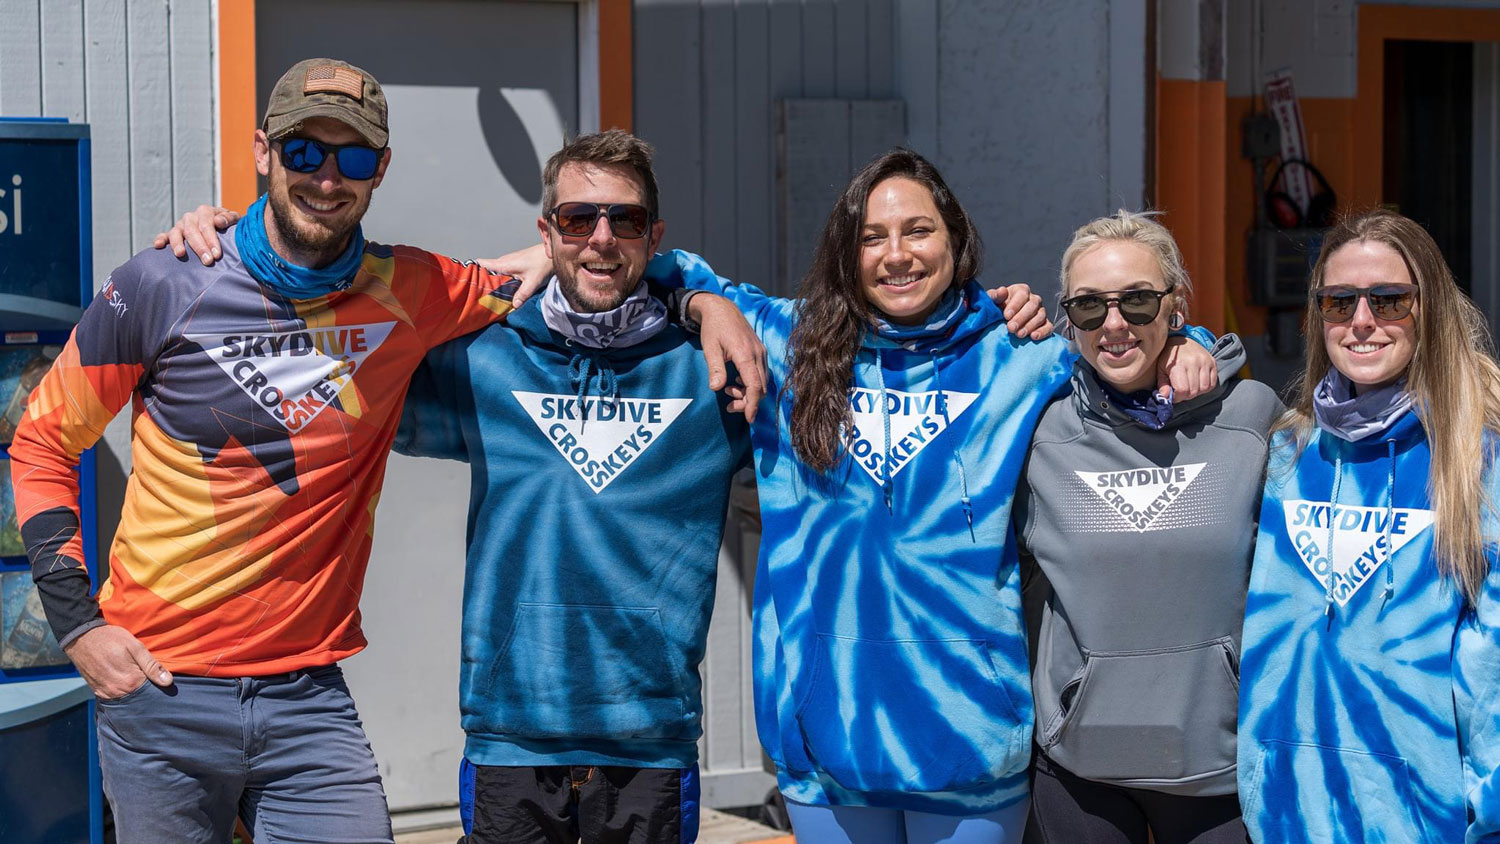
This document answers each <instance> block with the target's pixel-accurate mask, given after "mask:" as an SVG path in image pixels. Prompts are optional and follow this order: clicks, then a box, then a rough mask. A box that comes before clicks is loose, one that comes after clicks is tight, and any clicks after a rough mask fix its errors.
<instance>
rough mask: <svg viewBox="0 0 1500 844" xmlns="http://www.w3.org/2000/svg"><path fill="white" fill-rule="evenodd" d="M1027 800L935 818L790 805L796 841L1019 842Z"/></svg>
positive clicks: (863, 808) (889, 843)
mask: <svg viewBox="0 0 1500 844" xmlns="http://www.w3.org/2000/svg"><path fill="white" fill-rule="evenodd" d="M1026 808H1027V804H1026V801H1025V800H1022V801H1021V802H1019V803H1017V804H1016V805H1014V806H1010V807H1007V808H1005V809H1001V810H1000V811H998V812H991V813H989V814H987V815H933V814H928V813H926V812H903V811H901V810H900V809H872V808H870V807H868V806H809V805H807V804H806V803H796V802H793V801H791V800H788V801H786V812H787V814H788V815H789V816H790V817H791V819H792V832H794V833H796V836H797V840H798V841H807V842H816V844H1021V836H1022V835H1023V834H1024V833H1025V832H1026Z"/></svg>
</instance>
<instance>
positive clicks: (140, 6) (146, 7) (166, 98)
mask: <svg viewBox="0 0 1500 844" xmlns="http://www.w3.org/2000/svg"><path fill="white" fill-rule="evenodd" d="M169 25H170V24H169V20H168V14H167V6H166V4H165V3H130V4H128V5H127V6H126V8H125V30H126V44H127V45H128V46H127V50H128V56H127V60H126V61H127V67H128V73H129V76H130V209H131V211H130V242H131V244H132V245H133V246H135V247H144V246H147V245H149V243H150V240H151V238H152V236H154V235H155V234H156V233H157V232H159V231H162V230H163V229H165V228H166V227H167V226H168V225H170V223H171V221H172V212H171V208H172V84H171V83H172V80H171V59H170V57H169V55H168V52H167V32H168V26H169Z"/></svg>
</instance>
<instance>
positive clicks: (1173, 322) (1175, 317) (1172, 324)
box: [1167, 311, 1187, 331]
mask: <svg viewBox="0 0 1500 844" xmlns="http://www.w3.org/2000/svg"><path fill="white" fill-rule="evenodd" d="M1186 324H1187V318H1186V317H1184V316H1183V315H1182V311H1173V312H1172V315H1171V316H1169V317H1167V328H1169V329H1171V330H1172V331H1176V330H1177V329H1179V328H1181V327H1182V326H1184V325H1186Z"/></svg>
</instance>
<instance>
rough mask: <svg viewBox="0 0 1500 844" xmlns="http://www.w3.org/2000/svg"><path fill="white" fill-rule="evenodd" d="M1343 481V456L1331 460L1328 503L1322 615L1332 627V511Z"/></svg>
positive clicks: (1336, 504)
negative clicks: (1325, 569)
mask: <svg viewBox="0 0 1500 844" xmlns="http://www.w3.org/2000/svg"><path fill="white" fill-rule="evenodd" d="M1343 480H1344V456H1343V455H1342V454H1340V455H1337V456H1335V457H1334V459H1333V500H1331V501H1329V502H1328V579H1327V580H1326V581H1324V583H1323V600H1324V607H1323V613H1324V615H1326V616H1327V617H1328V626H1329V627H1330V628H1331V627H1333V613H1334V609H1333V574H1334V572H1333V536H1334V533H1333V525H1334V523H1335V522H1336V521H1337V519H1336V518H1335V517H1334V511H1335V510H1336V509H1337V508H1338V504H1339V486H1340V485H1341V484H1342V483H1343Z"/></svg>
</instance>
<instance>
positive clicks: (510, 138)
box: [256, 0, 579, 826]
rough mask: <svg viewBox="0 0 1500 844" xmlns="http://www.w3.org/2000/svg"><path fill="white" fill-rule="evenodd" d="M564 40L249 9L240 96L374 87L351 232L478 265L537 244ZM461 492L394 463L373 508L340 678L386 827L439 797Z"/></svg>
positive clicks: (443, 466)
mask: <svg viewBox="0 0 1500 844" xmlns="http://www.w3.org/2000/svg"><path fill="white" fill-rule="evenodd" d="M578 43H579V38H578V7H577V5H575V4H573V3H563V2H546V3H535V2H534V3H514V2H483V3H481V2H467V1H465V0H459V1H458V2H453V0H422V1H421V2H398V0H359V2H354V0H320V2H317V3H308V2H292V0H261V2H259V3H257V4H256V67H257V80H256V84H257V86H258V91H259V92H260V93H261V96H262V98H264V95H265V94H266V93H268V92H269V91H270V90H271V86H272V85H273V84H275V81H276V79H277V78H278V77H279V76H280V75H281V73H282V71H283V70H285V69H286V68H287V67H288V66H290V65H291V64H293V63H294V62H296V61H297V60H299V59H303V58H307V57H309V56H331V57H334V58H340V59H344V60H345V61H349V62H353V63H354V64H357V65H359V66H361V67H363V68H365V69H366V70H368V71H370V72H371V73H372V74H374V75H375V77H376V78H377V79H379V80H380V82H381V85H382V86H383V87H384V88H385V91H386V94H387V97H388V98H389V100H390V122H391V141H390V144H391V156H392V158H391V166H390V169H389V171H388V172H387V175H386V179H385V181H384V183H382V184H381V186H380V188H379V190H377V191H376V192H375V198H374V200H373V202H372V203H371V206H370V213H369V215H368V216H367V217H366V219H365V234H366V236H367V237H369V238H371V239H373V240H376V241H380V242H384V243H408V244H412V245H414V246H421V247H423V248H426V249H431V250H434V251H437V252H441V253H444V254H449V255H454V256H456V257H484V256H490V255H498V254H501V253H503V252H507V251H510V250H512V249H516V248H519V247H521V246H527V245H530V244H532V243H535V242H536V241H537V231H536V223H535V221H536V217H537V209H538V206H539V204H540V202H541V193H542V184H541V165H542V162H544V161H545V160H546V157H547V156H549V155H551V154H552V152H553V151H554V150H556V149H557V148H558V147H559V146H561V144H562V140H563V135H564V133H565V132H567V133H574V132H576V131H577V129H578V125H579V92H578ZM263 107H264V106H262V108H263ZM468 490H469V476H468V469H467V467H466V466H461V465H459V464H456V463H442V462H438V461H424V460H413V459H410V458H403V457H401V456H399V455H394V456H392V458H391V461H390V471H389V474H388V476H387V478H386V483H385V492H384V495H383V496H382V499H381V502H380V509H379V510H378V512H377V519H376V524H377V529H376V533H375V553H374V555H373V557H372V559H371V561H370V570H369V575H368V577H367V578H366V581H365V593H364V601H363V604H362V611H363V614H364V629H365V634H366V635H367V636H368V638H369V640H370V647H369V649H368V650H367V651H365V652H364V653H362V654H360V655H359V656H356V657H354V658H353V659H350V660H349V661H348V662H346V663H345V666H344V668H345V671H346V673H347V676H348V679H349V685H350V687H351V688H352V689H353V691H354V695H355V699H356V700H357V701H358V703H359V710H360V715H361V716H362V717H363V718H364V723H365V728H366V729H367V730H368V732H369V735H370V741H371V743H372V744H373V745H374V748H375V755H376V756H377V757H378V758H379V760H380V769H381V774H382V775H383V777H384V780H385V789H386V795H387V797H388V798H389V799H390V805H391V809H392V811H393V812H397V813H400V812H408V813H410V812H413V811H419V810H422V809H425V808H430V807H437V806H442V805H451V804H452V803H453V802H454V801H455V799H456V797H455V796H456V794H457V788H456V777H457V770H458V762H459V758H460V756H461V754H462V752H463V733H462V731H461V730H460V729H459V727H458V646H459V638H458V630H459V601H460V593H461V588H462V583H463V548H464V524H465V514H466V511H467V507H468V500H469V494H468ZM411 820H412V818H410V817H409V818H408V819H407V824H406V825H410V822H411ZM397 823H398V826H400V825H403V819H402V818H399V817H398V819H397Z"/></svg>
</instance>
